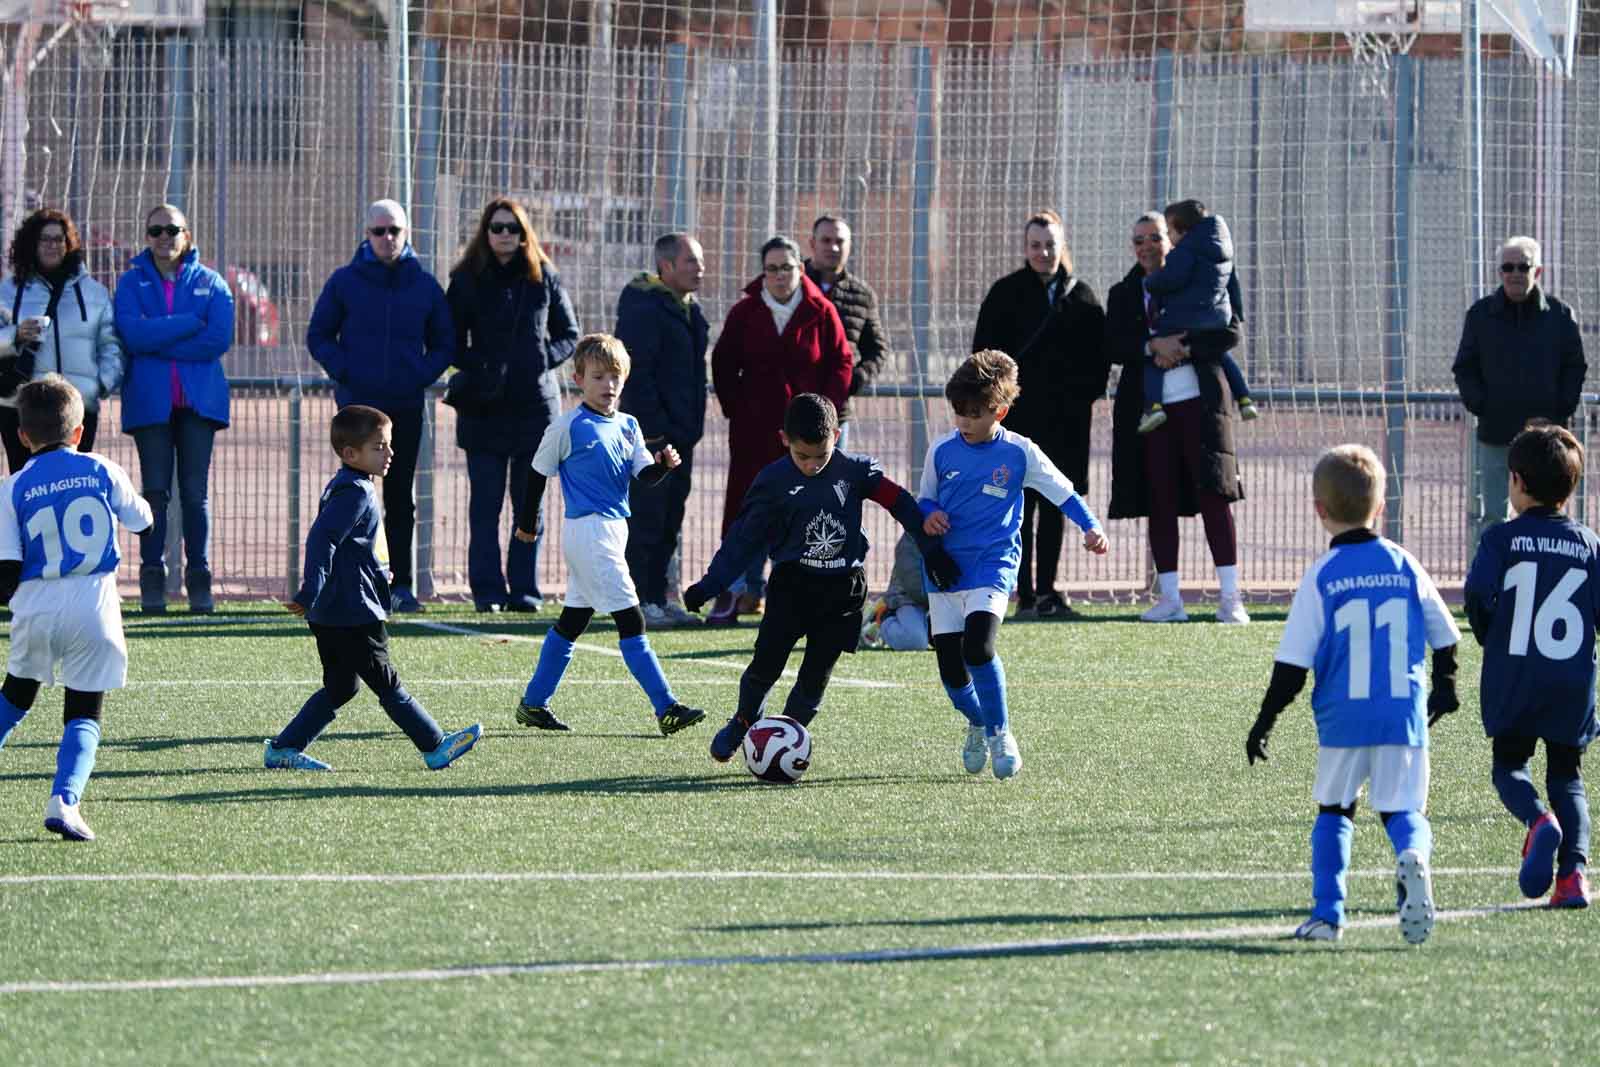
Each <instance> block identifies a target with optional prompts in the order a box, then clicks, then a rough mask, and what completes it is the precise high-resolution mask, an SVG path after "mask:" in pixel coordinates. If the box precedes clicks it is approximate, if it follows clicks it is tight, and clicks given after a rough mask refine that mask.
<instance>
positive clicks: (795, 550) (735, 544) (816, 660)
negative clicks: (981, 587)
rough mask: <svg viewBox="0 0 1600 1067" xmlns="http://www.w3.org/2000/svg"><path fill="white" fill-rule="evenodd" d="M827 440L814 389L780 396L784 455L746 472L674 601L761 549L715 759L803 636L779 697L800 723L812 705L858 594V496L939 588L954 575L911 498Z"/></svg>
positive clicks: (856, 625)
mask: <svg viewBox="0 0 1600 1067" xmlns="http://www.w3.org/2000/svg"><path fill="white" fill-rule="evenodd" d="M838 440H839V415H838V412H836V411H835V410H834V407H833V402H832V401H830V400H829V399H827V398H826V397H823V396H818V395H817V394H815V393H802V394H800V395H799V396H797V397H795V398H794V399H793V400H791V401H790V402H789V409H788V411H787V412H786V413H785V414H784V419H783V441H784V444H785V445H786V446H788V449H789V455H788V456H786V457H784V458H783V459H780V460H777V461H775V462H773V463H769V464H768V465H767V466H766V467H765V468H763V469H762V471H761V473H760V474H758V475H756V480H755V482H754V483H753V484H752V485H751V486H750V490H749V492H747V493H746V494H745V498H744V504H743V506H742V508H741V509H740V511H739V517H738V518H737V519H735V520H734V523H733V525H732V526H731V527H729V529H728V535H727V537H725V538H724V539H723V542H722V547H721V548H719V549H718V550H717V554H716V556H715V557H714V558H713V559H712V560H711V566H710V567H709V568H708V569H707V571H706V576H705V577H704V578H702V579H700V581H698V582H696V583H695V584H694V585H691V586H690V587H689V588H688V589H686V590H684V593H683V603H684V606H686V607H687V608H688V609H689V610H690V611H698V610H699V608H700V606H701V605H702V604H704V603H705V602H706V601H708V600H710V599H711V598H712V597H714V596H716V595H717V594H718V593H720V592H722V590H724V589H726V588H727V587H728V586H729V585H731V584H732V583H733V582H734V580H735V579H737V578H738V577H739V575H741V574H743V573H744V568H745V566H746V564H748V563H749V561H750V560H751V559H754V558H755V556H756V553H758V552H765V553H767V554H768V555H770V556H771V557H772V563H773V567H772V579H771V581H769V582H768V583H767V611H766V614H765V615H764V616H763V617H762V619H761V629H760V630H759V632H757V634H756V647H755V657H754V658H753V659H752V660H751V661H750V666H749V667H748V668H746V670H745V672H744V676H743V677H742V678H741V679H740V680H739V710H738V711H736V712H735V713H734V716H733V718H731V719H729V720H728V724H727V725H726V726H724V727H723V728H722V729H721V730H719V731H717V736H716V737H714V738H713V739H712V741H711V758H712V759H714V760H716V761H717V762H719V763H725V762H727V761H728V760H729V759H731V758H732V757H733V753H734V751H735V750H737V749H738V747H739V743H740V742H741V741H743V740H744V735H745V733H746V731H748V730H749V729H750V726H751V724H752V723H754V722H755V721H756V720H757V719H759V718H761V716H762V714H763V707H764V705H765V704H766V699H767V693H768V692H770V691H771V689H772V687H773V686H774V685H775V684H777V681H778V678H779V677H780V676H781V675H782V673H783V668H784V664H785V663H787V662H788V659H789V653H790V652H791V651H793V650H794V646H795V645H796V644H797V643H798V642H799V640H800V639H801V638H802V637H803V638H805V640H806V652H805V658H804V659H803V660H802V661H801V663H800V672H799V677H798V678H797V679H796V680H795V684H794V688H792V689H791V690H790V691H789V697H788V699H787V700H786V701H785V702H784V706H783V714H785V715H787V716H789V717H790V718H792V719H795V720H797V721H799V722H801V723H809V722H810V721H811V719H812V717H813V716H815V715H816V713H817V709H818V707H819V706H820V705H821V703H822V695H823V693H824V691H825V690H826V689H827V687H828V678H829V676H830V675H831V674H832V673H833V666H834V664H835V663H837V662H838V661H839V656H840V655H841V654H843V653H845V652H854V651H855V650H856V643H857V641H858V640H859V639H860V636H861V623H862V606H863V604H864V603H865V601H866V595H867V580H866V575H865V573H864V572H863V570H862V564H863V563H864V562H865V560H866V554H867V538H866V535H865V534H863V533H862V530H861V504H862V501H864V500H872V501H874V502H876V503H877V504H878V505H880V506H881V507H883V508H885V509H887V510H888V511H889V513H890V514H891V515H893V516H894V517H895V520H896V521H897V522H899V523H900V525H901V526H903V527H905V529H906V532H907V533H909V534H910V535H911V536H912V537H914V538H915V539H916V541H917V545H918V547H919V548H921V550H922V556H923V560H924V562H925V564H926V566H927V569H928V574H929V576H930V577H931V578H932V579H933V581H934V583H935V584H936V585H937V586H938V587H939V588H940V589H943V588H945V587H947V586H948V585H949V584H950V583H951V582H954V581H955V580H956V578H957V577H959V572H958V571H957V569H956V565H955V561H954V560H952V559H951V558H950V555H949V553H947V552H946V551H945V550H944V546H943V545H942V544H941V543H940V539H939V538H938V537H933V536H929V535H927V534H924V533H923V531H922V510H921V509H920V508H919V507H918V506H917V501H916V498H914V497H913V496H912V495H911V494H910V493H908V492H906V491H905V490H904V489H902V488H901V487H900V486H898V485H896V484H895V483H894V482H892V481H890V480H889V479H888V478H886V477H884V474H883V471H882V469H880V468H879V466H878V464H877V463H876V461H874V460H872V459H870V458H868V457H866V456H852V455H847V454H845V453H843V452H835V451H834V444H835V443H836V442H837V441H838Z"/></svg>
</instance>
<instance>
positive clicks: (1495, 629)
mask: <svg viewBox="0 0 1600 1067" xmlns="http://www.w3.org/2000/svg"><path fill="white" fill-rule="evenodd" d="M1506 464H1507V466H1508V467H1509V468H1510V470H1511V477H1510V482H1511V484H1510V497H1511V504H1512V506H1513V507H1514V508H1516V511H1517V517H1516V518H1514V519H1512V520H1511V521H1510V522H1506V523H1501V524H1499V525H1496V526H1493V527H1490V528H1489V530H1487V531H1486V532H1485V533H1484V535H1483V538H1482V539H1481V540H1480V541H1479V542H1478V554H1477V556H1476V557H1475V558H1474V559H1473V561H1472V568H1471V569H1470V570H1469V571H1468V572H1467V584H1466V602H1467V603H1466V606H1467V621H1468V622H1470V623H1471V624H1472V635H1473V636H1474V637H1475V638H1477V640H1478V643H1479V644H1480V645H1482V646H1483V680H1482V683H1481V688H1480V692H1481V694H1482V704H1483V728H1484V731H1485V732H1486V733H1487V734H1488V735H1489V738H1490V740H1491V741H1492V743H1493V746H1494V770H1493V780H1494V787H1495V789H1496V790H1498V791H1499V793H1500V802H1501V803H1503V804H1504V805H1505V806H1506V810H1507V811H1509V812H1511V814H1512V815H1515V816H1516V817H1517V818H1518V819H1519V820H1521V822H1522V824H1523V825H1524V826H1526V827H1527V828H1528V832H1527V836H1526V837H1525V838H1524V839H1523V843H1522V871H1521V874H1520V877H1519V878H1518V882H1519V883H1520V884H1521V887H1522V892H1523V895H1524V896H1527V897H1529V898H1530V899H1537V898H1539V897H1542V896H1544V894H1545V892H1546V891H1547V890H1548V889H1549V888H1550V879H1551V864H1552V863H1554V865H1555V884H1556V889H1555V892H1554V893H1553V894H1551V896H1550V906H1551V907H1552V908H1583V907H1587V906H1588V904H1589V880H1588V877H1587V875H1586V874H1585V868H1586V866H1587V864H1588V859H1589V798H1588V795H1587V794H1586V793H1585V791H1584V788H1583V777H1582V769H1583V751H1584V749H1585V748H1587V747H1588V745H1589V742H1590V741H1593V740H1594V736H1595V713H1594V683H1595V653H1594V635H1595V626H1596V624H1597V621H1600V538H1597V537H1596V536H1595V534H1594V531H1592V530H1590V529H1589V528H1588V527H1587V526H1584V525H1583V524H1582V523H1579V522H1576V521H1574V520H1573V519H1571V518H1569V517H1568V516H1566V515H1565V514H1563V513H1562V508H1563V507H1564V506H1565V504H1566V502H1567V498H1569V497H1570V496H1571V495H1572V493H1573V491H1574V490H1575V489H1576V488H1577V485H1578V479H1579V477H1581V476H1582V474H1583V446H1582V445H1581V444H1579V443H1578V439H1577V438H1575V437H1573V436H1572V434H1570V433H1568V432H1567V431H1566V430H1564V429H1562V428H1561V427H1559V426H1540V427H1537V428H1535V429H1529V430H1524V431H1523V432H1522V433H1520V434H1518V435H1517V436H1516V439H1515V440H1513V441H1512V442H1511V448H1510V450H1509V452H1508V453H1507V458H1506ZM1540 740H1543V741H1544V751H1545V759H1546V765H1545V779H1544V781H1545V790H1546V792H1547V793H1548V795H1549V798H1550V806H1549V807H1546V806H1545V804H1544V802H1543V801H1541V800H1540V799H1539V791H1538V790H1537V789H1535V788H1534V785H1533V779H1532V777H1531V776H1530V775H1529V773H1528V760H1529V759H1531V758H1532V756H1533V750H1534V748H1535V747H1537V745H1538V743H1539V741H1540Z"/></svg>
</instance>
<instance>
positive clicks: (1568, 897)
mask: <svg viewBox="0 0 1600 1067" xmlns="http://www.w3.org/2000/svg"><path fill="white" fill-rule="evenodd" d="M1550 906H1551V907H1552V908H1587V907H1588V906H1589V879H1588V878H1587V877H1586V876H1585V875H1584V873H1583V872H1582V871H1573V872H1572V873H1571V874H1568V875H1564V876H1562V877H1560V878H1557V879H1556V891H1555V892H1554V893H1551V894H1550Z"/></svg>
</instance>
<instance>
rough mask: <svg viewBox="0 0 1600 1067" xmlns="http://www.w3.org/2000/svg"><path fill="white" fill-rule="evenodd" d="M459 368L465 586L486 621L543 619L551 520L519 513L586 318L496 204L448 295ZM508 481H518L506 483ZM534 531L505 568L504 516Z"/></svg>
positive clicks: (516, 219) (521, 224)
mask: <svg viewBox="0 0 1600 1067" xmlns="http://www.w3.org/2000/svg"><path fill="white" fill-rule="evenodd" d="M445 299H446V301H447V302H448V303H449V305H450V321H451V323H452V324H453V325H454V327H455V332H456V349H455V351H456V355H455V363H456V366H457V367H460V368H461V371H462V373H463V374H465V375H466V384H467V388H465V389H463V390H461V392H460V394H459V395H458V397H457V399H456V401H455V407H456V445H457V447H459V448H460V449H461V450H462V451H463V452H465V453H466V454H467V521H468V534H467V585H468V587H469V588H470V589H471V591H472V603H473V606H474V607H476V608H477V609H478V610H479V611H482V612H493V611H502V610H509V611H538V610H539V609H540V608H541V607H543V606H544V596H543V594H542V593H540V591H539V572H538V557H539V539H542V538H543V536H544V516H543V514H542V513H541V514H539V515H534V516H531V517H529V516H524V515H523V514H522V513H521V509H522V506H523V500H524V497H525V496H526V494H527V489H528V472H529V471H530V470H532V469H533V454H534V452H536V451H537V450H538V448H539V442H540V440H541V439H542V438H543V437H544V431H545V430H546V428H548V427H549V425H550V422H551V420H552V419H554V418H555V417H556V416H557V415H559V414H561V390H560V385H559V382H558V381H557V375H556V373H555V371H556V368H558V367H560V366H561V365H562V364H563V363H565V362H567V360H569V359H571V358H572V352H573V349H575V348H576V347H577V345H578V317H577V314H576V312H574V311H573V309H572V301H571V300H569V299H568V297H567V293H566V290H565V289H563V288H562V286H561V279H560V277H559V276H558V275H557V274H556V272H555V268H554V266H553V265H552V264H551V262H550V260H549V258H548V257H547V256H546V255H545V253H544V249H543V248H542V247H540V245H539V235H538V234H537V233H535V232H534V229H533V226H532V224H531V223H530V222H529V221H528V214H527V212H526V211H525V210H524V209H523V207H522V205H521V204H519V203H518V202H517V201H515V200H512V199H509V198H507V197H498V198H496V199H494V200H491V201H490V202H489V205H488V206H487V207H485V208H484V209H483V215H482V217H481V218H480V219H479V220H478V229H477V232H476V233H474V234H473V237H472V240H471V242H470V243H468V245H467V248H466V251H465V252H463V253H462V255H461V260H460V262H458V263H457V264H456V265H455V268H454V269H453V270H452V271H451V272H450V288H449V289H448V290H447V291H446V293H445ZM508 472H509V479H508ZM508 482H509V489H510V493H511V512H512V519H513V521H514V522H515V523H516V525H517V526H518V527H519V528H528V529H532V530H534V531H536V533H537V538H538V539H536V540H534V541H533V543H531V544H530V543H527V542H524V541H521V540H519V539H517V538H515V537H513V538H511V539H510V543H509V544H508V545H507V546H506V552H505V570H504V571H502V570H501V569H500V511H501V506H502V505H503V504H504V502H505V499H506V491H507V488H508Z"/></svg>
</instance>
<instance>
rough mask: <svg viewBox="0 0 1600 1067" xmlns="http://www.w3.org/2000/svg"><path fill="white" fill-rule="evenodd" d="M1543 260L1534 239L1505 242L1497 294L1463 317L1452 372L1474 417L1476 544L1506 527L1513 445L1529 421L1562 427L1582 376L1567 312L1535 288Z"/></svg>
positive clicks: (1578, 342) (1574, 326)
mask: <svg viewBox="0 0 1600 1067" xmlns="http://www.w3.org/2000/svg"><path fill="white" fill-rule="evenodd" d="M1541 256H1542V252H1541V250H1540V248H1539V242H1538V241H1535V240H1534V239H1533V238H1532V237H1508V238H1507V239H1506V241H1505V243H1504V244H1503V245H1501V246H1500V255H1499V259H1498V262H1499V265H1500V267H1499V270H1500V288H1498V289H1496V290H1495V291H1494V292H1493V293H1490V294H1489V295H1488V296H1486V297H1484V298H1483V299H1482V300H1479V301H1478V302H1477V303H1475V304H1473V305H1472V307H1471V308H1470V309H1469V310H1468V311H1467V320H1466V323H1465V324H1464V325H1463V326H1462V328H1461V344H1460V346H1459V347H1458V348H1457V349H1456V361H1455V364H1454V365H1453V366H1452V367H1451V368H1450V369H1451V371H1452V372H1453V373H1454V374H1455V377H1456V388H1457V389H1458V390H1459V391H1460V393H1461V402H1462V403H1463V404H1464V405H1466V408H1467V410H1468V411H1470V412H1472V413H1473V414H1474V415H1476V416H1477V417H1478V464H1477V470H1476V472H1475V473H1476V481H1477V484H1476V486H1475V487H1474V499H1473V501H1472V502H1471V504H1470V505H1469V507H1468V511H1469V512H1470V513H1471V514H1472V515H1474V516H1475V518H1476V520H1477V531H1476V532H1477V535H1478V537H1481V536H1482V535H1483V531H1484V530H1486V529H1488V528H1489V527H1490V526H1492V525H1494V524H1495V523H1497V522H1504V521H1505V517H1506V504H1507V502H1508V496H1507V479H1508V478H1509V474H1508V472H1507V469H1506V456H1507V453H1508V452H1509V451H1510V448H1511V439H1512V438H1513V437H1515V436H1517V434H1519V433H1521V432H1522V429H1523V427H1525V426H1526V425H1527V424H1528V420H1530V419H1546V420H1548V421H1550V422H1553V423H1556V424H1558V425H1562V426H1565V425H1566V424H1567V420H1568V419H1570V418H1572V415H1573V413H1574V412H1575V411H1577V410H1578V398H1579V395H1580V394H1581V393H1582V391H1583V378H1584V374H1585V372H1586V371H1587V369H1588V364H1587V363H1586V362H1585V361H1584V358H1583V337H1582V335H1581V334H1580V333H1579V332H1578V321H1577V319H1575V318H1574V317H1573V315H1572V309H1571V308H1569V307H1567V305H1565V304H1563V303H1562V302H1561V301H1559V300H1557V299H1556V298H1555V297H1553V296H1550V295H1549V294H1548V293H1546V292H1545V291H1544V287H1543V286H1541V285H1540V284H1539V281H1540V279H1541V278H1542V277H1543V275H1544V266H1543V261H1542V259H1541ZM1474 540H1475V541H1476V538H1475V539H1474Z"/></svg>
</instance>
